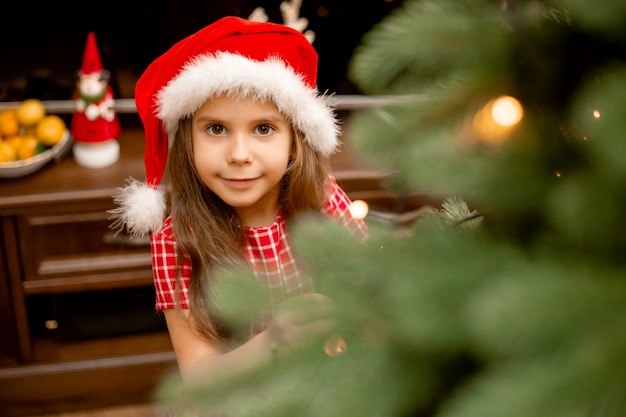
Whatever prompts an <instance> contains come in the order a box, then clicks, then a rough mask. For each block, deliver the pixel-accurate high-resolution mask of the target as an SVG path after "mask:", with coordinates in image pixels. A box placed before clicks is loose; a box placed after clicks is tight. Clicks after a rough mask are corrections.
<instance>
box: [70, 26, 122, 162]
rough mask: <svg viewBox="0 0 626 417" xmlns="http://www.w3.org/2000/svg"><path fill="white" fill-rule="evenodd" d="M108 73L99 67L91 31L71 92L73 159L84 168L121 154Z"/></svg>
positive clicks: (116, 158) (116, 157)
mask: <svg viewBox="0 0 626 417" xmlns="http://www.w3.org/2000/svg"><path fill="white" fill-rule="evenodd" d="M109 78H110V74H109V72H108V71H107V70H105V69H103V68H102V63H101V61H100V53H99V52H98V45H97V44H96V35H95V34H94V33H93V32H90V33H89V35H88V36H87V44H86V45H85V52H84V55H83V65H82V67H81V69H80V71H79V72H78V81H77V83H76V87H77V88H76V92H75V93H74V116H73V118H72V125H71V132H72V136H73V137H74V141H75V142H74V148H73V151H74V159H75V160H76V162H77V163H78V164H79V165H81V166H83V167H86V168H103V167H106V166H109V165H112V164H114V163H115V162H116V161H117V160H118V159H119V155H120V146H119V143H118V141H117V138H118V137H119V136H120V131H121V128H120V122H119V119H118V118H117V114H116V112H115V109H114V107H113V106H114V100H113V90H112V89H111V86H110V85H109Z"/></svg>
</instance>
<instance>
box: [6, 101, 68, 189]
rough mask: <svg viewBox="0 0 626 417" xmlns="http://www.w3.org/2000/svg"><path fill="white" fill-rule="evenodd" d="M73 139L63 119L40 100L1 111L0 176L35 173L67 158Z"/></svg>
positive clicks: (25, 102)
mask: <svg viewBox="0 0 626 417" xmlns="http://www.w3.org/2000/svg"><path fill="white" fill-rule="evenodd" d="M71 145H72V138H71V135H70V132H69V130H68V129H67V126H66V124H65V122H64V121H63V119H61V118H60V117H59V116H58V115H56V114H47V112H46V109H45V107H44V105H43V103H42V102H41V101H40V100H38V99H28V100H24V101H22V102H20V103H18V104H17V106H16V107H15V108H5V109H3V110H0V177H5V178H9V177H21V176H24V175H28V174H31V173H33V172H35V171H37V170H39V169H40V168H42V167H43V166H44V165H46V164H47V163H48V162H50V161H52V160H58V159H60V158H61V157H63V156H64V155H65V154H66V153H67V151H68V150H69V149H70V147H71Z"/></svg>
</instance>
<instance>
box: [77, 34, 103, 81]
mask: <svg viewBox="0 0 626 417" xmlns="http://www.w3.org/2000/svg"><path fill="white" fill-rule="evenodd" d="M102 69H103V68H102V61H101V60H100V52H99V51H98V44H97V43H96V34H95V33H94V32H89V33H88V34H87V43H86V44H85V51H84V52H83V64H82V66H81V67H80V72H81V73H82V74H84V75H90V74H95V73H98V72H102Z"/></svg>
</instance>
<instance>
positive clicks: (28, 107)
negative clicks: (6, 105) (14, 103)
mask: <svg viewBox="0 0 626 417" xmlns="http://www.w3.org/2000/svg"><path fill="white" fill-rule="evenodd" d="M16 115H17V120H18V121H19V122H20V124H21V125H23V126H33V125H36V124H37V123H39V122H40V121H41V119H43V118H44V117H45V115H46V109H45V107H44V106H43V103H42V102H41V100H38V99H36V98H29V99H28V100H24V101H22V102H21V103H20V104H19V106H18V107H17V112H16Z"/></svg>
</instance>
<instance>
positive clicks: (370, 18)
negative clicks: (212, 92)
mask: <svg viewBox="0 0 626 417" xmlns="http://www.w3.org/2000/svg"><path fill="white" fill-rule="evenodd" d="M280 3H281V0H254V1H252V0H234V1H191V0H180V1H175V0H171V1H165V0H152V1H134V0H123V1H120V0H109V1H100V2H98V1H91V2H90V1H75V0H72V1H33V0H29V1H23V0H22V1H20V0H12V1H11V2H6V4H4V5H3V9H4V13H2V14H3V16H2V19H1V20H2V21H1V22H0V101H19V100H23V99H26V98H29V97H36V98H39V99H42V100H64V99H69V98H70V97H71V94H72V92H73V90H74V84H75V75H76V71H78V69H80V65H81V61H82V55H83V49H84V47H85V41H86V39H87V33H88V32H89V31H94V32H95V34H96V39H97V42H98V46H99V49H100V55H101V58H102V61H103V65H104V67H105V68H106V69H108V70H109V71H111V75H112V78H111V85H112V87H113V90H114V94H115V97H116V98H132V97H133V89H134V84H135V82H136V80H137V78H138V77H139V76H140V75H141V73H142V72H143V70H144V69H145V68H146V67H147V66H148V64H149V63H150V62H151V61H152V60H153V59H155V58H156V57H157V56H159V55H161V54H162V53H163V52H165V51H166V50H167V49H168V48H169V47H170V46H172V45H173V44H174V43H175V42H177V41H178V40H180V39H182V38H183V37H185V36H187V35H190V34H192V33H193V32H195V31H197V30H199V29H200V28H202V27H204V26H206V25H208V24H210V23H211V22H213V21H215V20H217V19H219V18H221V17H223V16H226V15H234V16H239V17H244V18H247V17H248V16H249V14H250V13H251V12H252V10H253V9H254V8H255V7H257V6H261V7H263V8H264V9H265V10H266V12H267V14H268V15H269V20H270V21H272V22H276V23H282V17H281V15H280ZM401 3H402V0H303V5H302V9H301V12H300V15H301V16H302V17H306V18H308V19H309V29H311V30H313V31H314V32H315V33H316V40H315V42H314V43H313V45H314V47H315V48H316V50H317V51H318V53H319V56H320V60H319V69H318V85H319V89H320V90H321V91H329V92H333V93H337V94H358V93H359V91H358V89H357V88H356V87H355V86H354V85H353V84H352V83H351V82H350V80H349V79H348V76H347V67H348V62H349V60H350V57H351V56H352V53H353V51H354V48H355V47H357V46H358V44H359V43H360V41H361V38H362V36H363V34H365V33H366V32H367V31H368V30H370V29H371V28H372V26H373V25H375V24H376V23H377V22H379V21H380V20H382V19H383V17H384V16H386V15H387V14H388V13H390V12H391V11H392V10H393V9H395V8H396V7H399V6H400V5H401Z"/></svg>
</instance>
